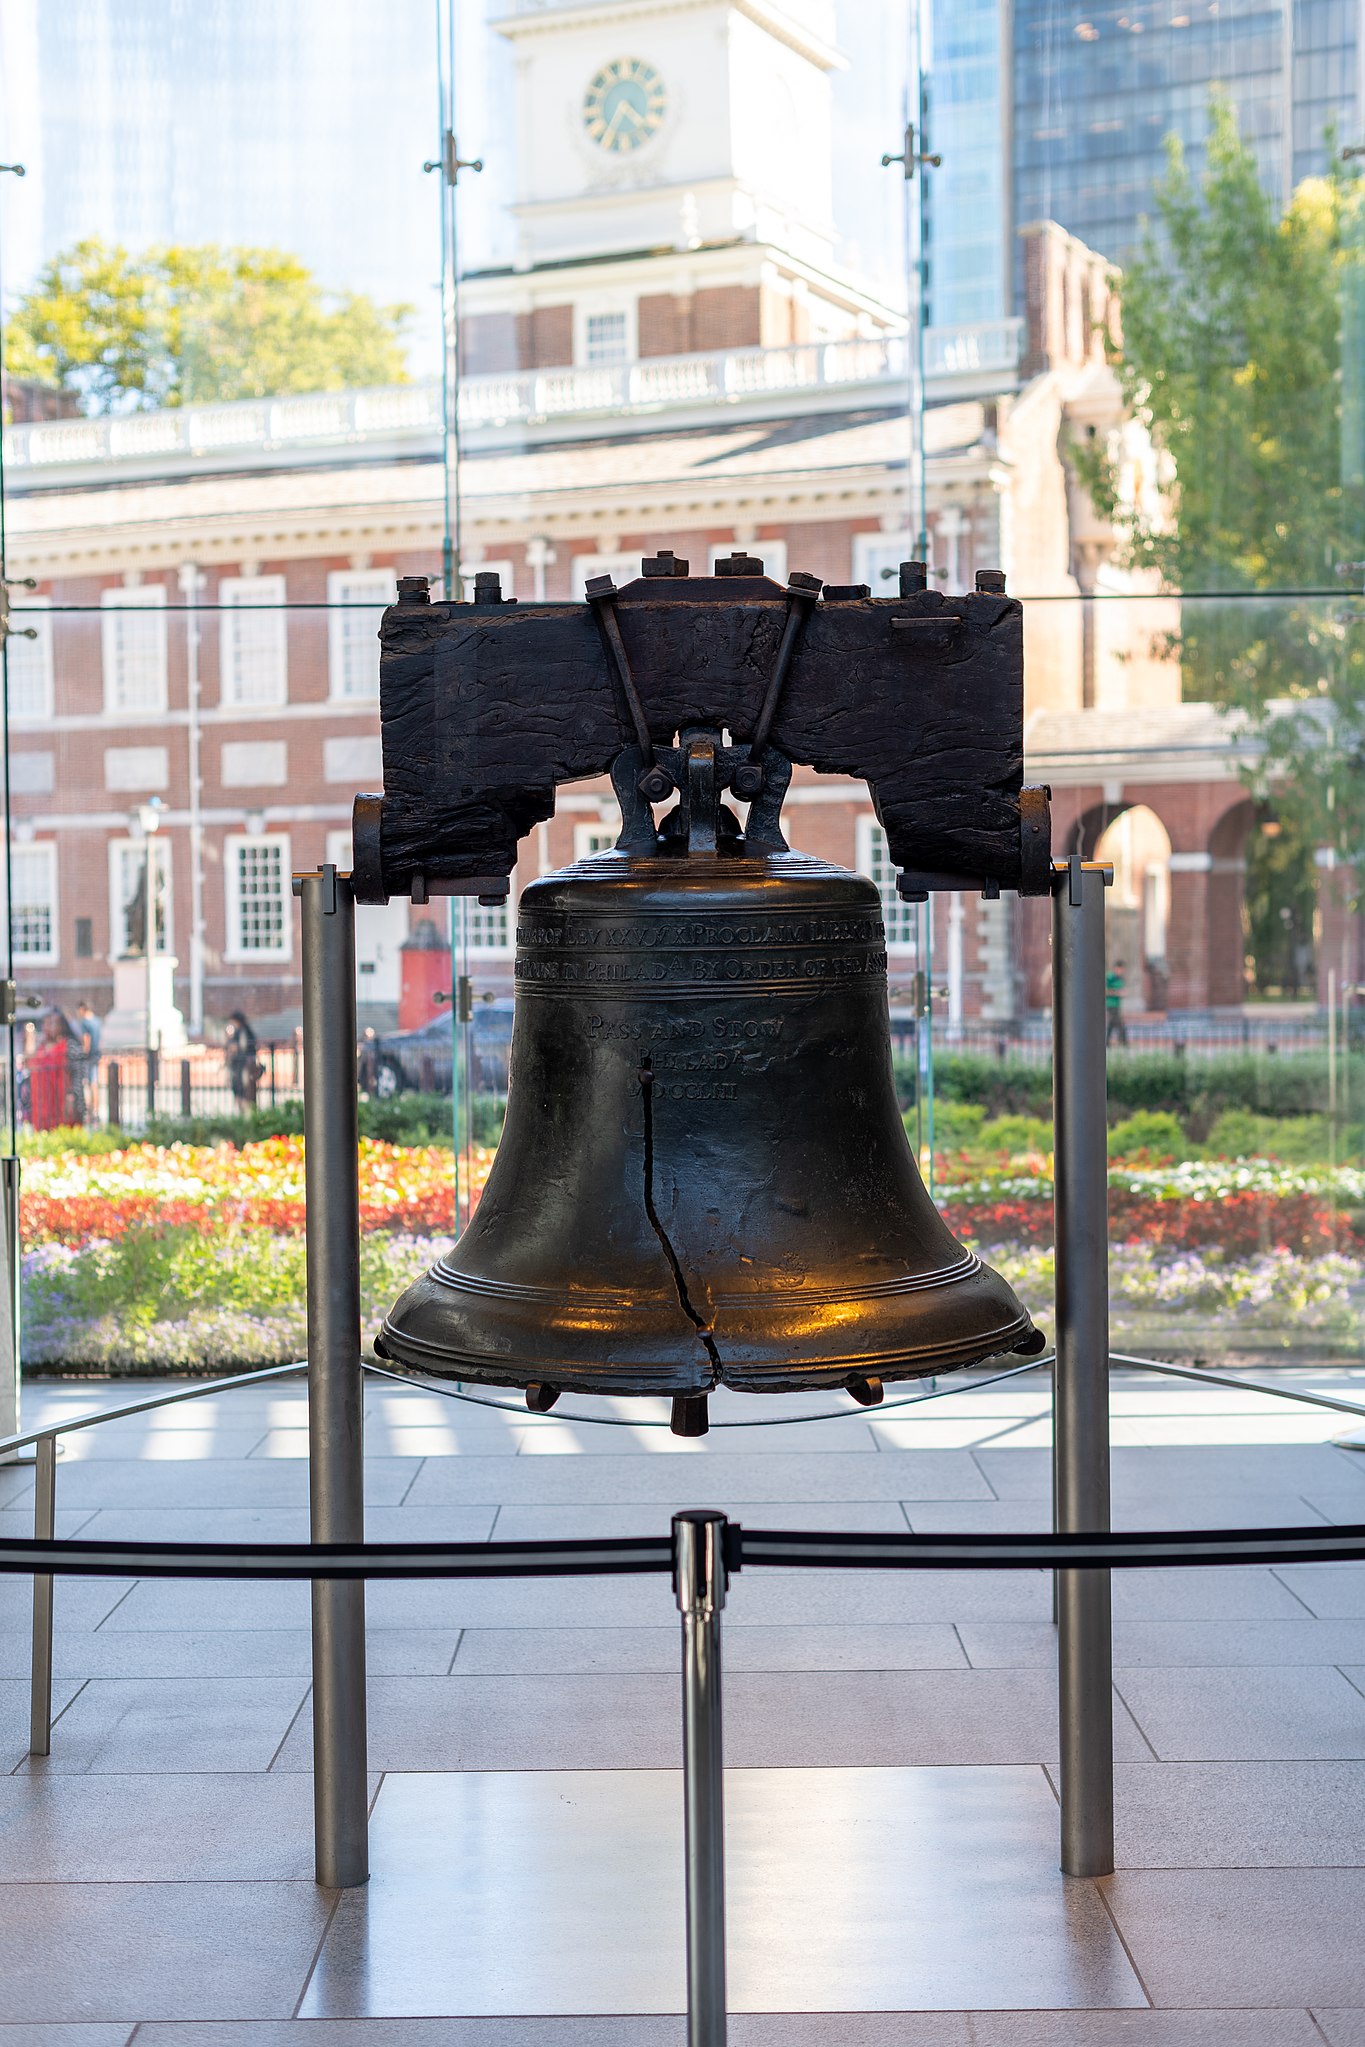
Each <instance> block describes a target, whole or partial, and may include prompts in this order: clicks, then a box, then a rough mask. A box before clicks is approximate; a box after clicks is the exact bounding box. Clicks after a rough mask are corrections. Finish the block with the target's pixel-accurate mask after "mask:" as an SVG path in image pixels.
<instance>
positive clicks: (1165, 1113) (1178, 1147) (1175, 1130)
mask: <svg viewBox="0 0 1365 2047" xmlns="http://www.w3.org/2000/svg"><path fill="white" fill-rule="evenodd" d="M1189 1150H1190V1146H1189V1140H1188V1139H1187V1138H1186V1136H1185V1132H1184V1129H1183V1128H1182V1126H1181V1122H1180V1119H1179V1117H1178V1116H1173V1115H1172V1114H1171V1112H1170V1110H1169V1109H1139V1110H1138V1112H1137V1114H1136V1115H1135V1116H1125V1117H1124V1119H1123V1121H1122V1122H1121V1123H1116V1124H1115V1125H1114V1127H1113V1128H1112V1130H1111V1131H1110V1132H1109V1156H1110V1158H1111V1159H1131V1158H1136V1157H1137V1156H1138V1155H1139V1153H1142V1152H1147V1153H1149V1154H1150V1155H1151V1156H1152V1157H1153V1158H1162V1159H1183V1158H1188V1156H1189Z"/></svg>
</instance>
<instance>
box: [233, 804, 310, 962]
mask: <svg viewBox="0 0 1365 2047" xmlns="http://www.w3.org/2000/svg"><path fill="white" fill-rule="evenodd" d="M244 846H255V847H261V846H278V847H279V848H280V886H281V890H282V900H283V907H284V915H283V918H282V919H281V923H280V944H279V945H278V946H246V945H243V944H242V942H241V931H242V898H241V865H240V862H239V860H238V853H239V851H240V849H241V848H242V847H244ZM291 873H292V870H291V868H290V864H289V834H288V832H261V833H259V834H257V835H256V836H255V837H253V836H252V835H251V833H249V832H230V833H229V834H228V835H227V837H226V838H225V839H224V840H223V886H224V896H225V904H224V907H225V909H226V912H227V928H226V930H225V933H224V938H225V941H226V942H225V944H224V947H223V958H224V959H225V960H226V961H228V962H229V964H231V965H238V966H242V965H252V964H254V963H255V962H257V961H260V960H274V961H276V962H278V961H280V960H287V959H291V958H292V957H293V952H294V911H293V898H292V896H291V894H290V887H289V884H290V878H291Z"/></svg>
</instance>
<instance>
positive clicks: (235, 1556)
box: [0, 1517, 1365, 1578]
mask: <svg viewBox="0 0 1365 2047" xmlns="http://www.w3.org/2000/svg"><path fill="white" fill-rule="evenodd" d="M720 1518H721V1523H722V1527H723V1541H722V1548H723V1557H722V1561H723V1563H724V1567H725V1569H726V1571H727V1572H728V1573H729V1574H730V1575H731V1576H733V1575H734V1574H735V1573H736V1572H738V1571H741V1570H744V1569H746V1568H748V1569H754V1568H756V1567H759V1566H765V1565H766V1566H773V1567H776V1568H779V1569H782V1570H820V1571H840V1570H843V1571H850V1570H851V1571H894V1570H902V1571H904V1570H910V1571H913V1570H933V1571H1049V1570H1071V1571H1085V1570H1096V1571H1098V1570H1104V1571H1110V1570H1124V1569H1134V1568H1137V1567H1140V1566H1142V1567H1149V1568H1150V1567H1153V1566H1158V1567H1159V1566H1167V1567H1170V1566H1177V1565H1178V1566H1181V1567H1191V1566H1198V1565H1219V1566H1226V1565H1230V1564H1294V1563H1302V1562H1304V1561H1305V1560H1310V1561H1312V1562H1314V1563H1347V1562H1350V1561H1351V1560H1352V1559H1365V1524H1360V1523H1352V1524H1351V1525H1349V1526H1345V1527H1324V1526H1322V1525H1321V1524H1318V1525H1316V1526H1314V1527H1311V1528H1293V1527H1290V1528H1215V1529H1189V1528H1184V1529H1168V1530H1161V1531H1158V1532H1155V1533H1152V1532H1139V1531H1136V1530H1133V1531H1120V1532H1118V1533H1111V1534H1107V1535H1102V1536H1101V1535H1085V1534H1067V1535H1048V1534H1020V1535H913V1534H907V1535H859V1534H854V1533H847V1534H845V1533H842V1532H833V1533H831V1532H827V1531H823V1530H822V1531H821V1532H819V1533H818V1534H817V1533H813V1532H811V1531H808V1530H805V1529H783V1528H744V1527H742V1526H741V1525H740V1524H739V1523H738V1522H735V1521H729V1520H725V1519H724V1517H720ZM674 1567H675V1545H674V1540H673V1538H672V1537H671V1536H667V1535H645V1536H640V1537H627V1536H623V1537H612V1538H604V1539H602V1540H600V1541H586V1540H585V1541H579V1542H416V1543H398V1542H365V1543H354V1544H350V1543H325V1542H318V1543H314V1542H192V1543H169V1542H81V1541H78V1540H74V1539H73V1540H68V1541H62V1542H56V1541H53V1542H39V1541H36V1540H35V1539H34V1538H32V1537H25V1536H15V1537H13V1538H11V1539H10V1540H8V1541H0V1572H6V1571H8V1572H16V1573H23V1574H24V1575H32V1574H33V1573H34V1572H44V1573H47V1572H51V1573H52V1574H54V1575H57V1576H69V1577H82V1578H599V1577H623V1576H632V1575H633V1576H639V1575H641V1574H644V1573H647V1572H651V1571H657V1572H661V1573H669V1572H672V1571H673V1570H674Z"/></svg>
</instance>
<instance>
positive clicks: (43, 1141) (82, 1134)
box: [19, 1123, 129, 1159]
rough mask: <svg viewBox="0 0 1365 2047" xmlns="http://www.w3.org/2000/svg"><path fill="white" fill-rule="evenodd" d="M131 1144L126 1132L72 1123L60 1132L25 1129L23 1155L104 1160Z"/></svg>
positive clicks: (22, 1140)
mask: <svg viewBox="0 0 1365 2047" xmlns="http://www.w3.org/2000/svg"><path fill="white" fill-rule="evenodd" d="M128 1142H129V1140H128V1138H127V1137H126V1136H125V1134H124V1132H123V1131H122V1130H118V1129H112V1128H110V1129H87V1128H86V1127H85V1125H84V1124H81V1123H68V1124H64V1125H63V1126H62V1128H61V1129H59V1130H21V1131H20V1132H19V1156H20V1158H22V1159H52V1158H58V1157H60V1156H61V1154H62V1153H64V1152H78V1153H79V1154H80V1156H81V1157H82V1158H102V1157H103V1156H104V1155H105V1154H106V1153H107V1152H111V1151H122V1150H123V1147H124V1146H125V1145H126V1144H127V1143H128Z"/></svg>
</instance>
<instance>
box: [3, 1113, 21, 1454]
mask: <svg viewBox="0 0 1365 2047" xmlns="http://www.w3.org/2000/svg"><path fill="white" fill-rule="evenodd" d="M22 1255H23V1245H22V1244H21V1242H20V1238H19V1160H18V1158H17V1157H16V1156H15V1155H14V1154H13V1153H12V1152H10V1153H6V1154H4V1155H3V1156H0V1435H4V1436H17V1435H18V1433H19V1402H20V1364H19V1355H20V1340H19V1325H20V1319H21V1318H20V1305H21V1294H22V1287H21V1274H22ZM0 1461H8V1460H0Z"/></svg>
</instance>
